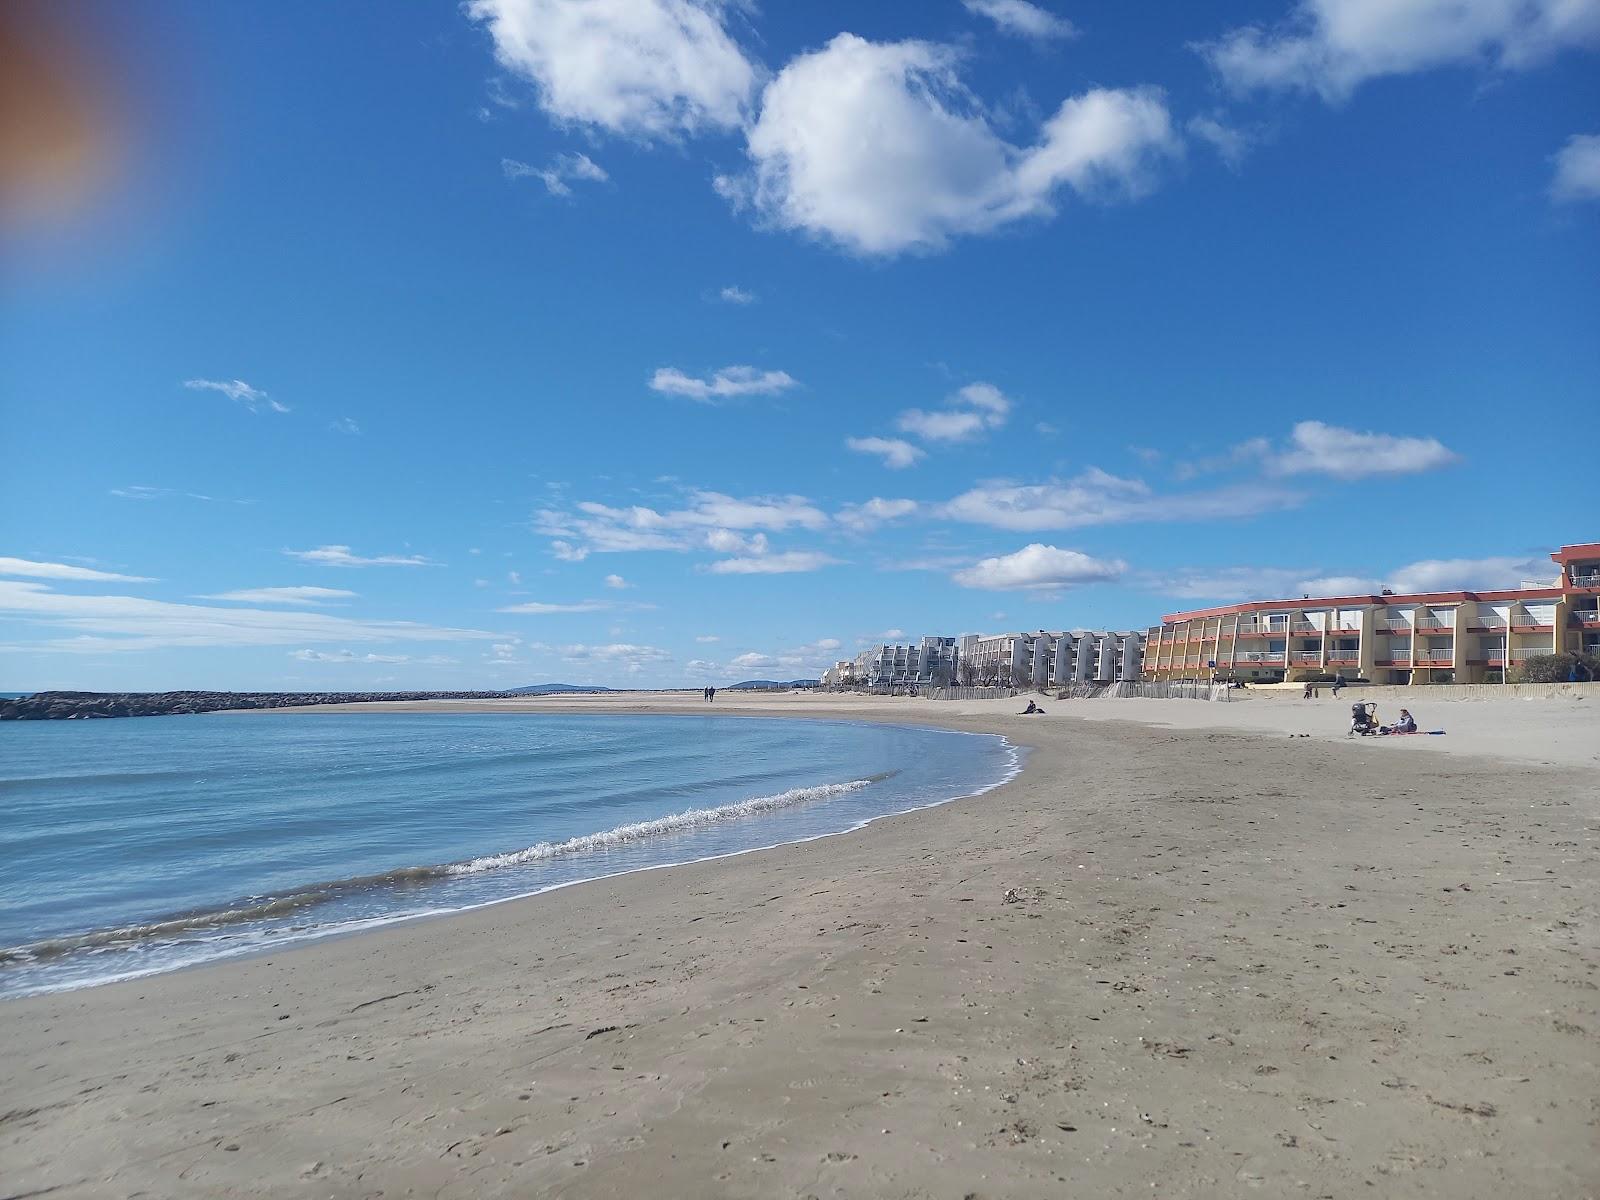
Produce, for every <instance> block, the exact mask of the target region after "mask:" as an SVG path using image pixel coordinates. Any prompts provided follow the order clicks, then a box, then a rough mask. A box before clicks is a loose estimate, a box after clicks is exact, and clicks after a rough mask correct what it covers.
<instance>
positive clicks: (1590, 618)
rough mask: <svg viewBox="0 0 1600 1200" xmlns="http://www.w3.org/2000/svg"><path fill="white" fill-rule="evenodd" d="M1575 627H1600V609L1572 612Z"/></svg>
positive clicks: (1575, 610)
mask: <svg viewBox="0 0 1600 1200" xmlns="http://www.w3.org/2000/svg"><path fill="white" fill-rule="evenodd" d="M1572 623H1573V624H1574V625H1583V626H1596V625H1600V609H1594V608H1577V609H1573V611H1572Z"/></svg>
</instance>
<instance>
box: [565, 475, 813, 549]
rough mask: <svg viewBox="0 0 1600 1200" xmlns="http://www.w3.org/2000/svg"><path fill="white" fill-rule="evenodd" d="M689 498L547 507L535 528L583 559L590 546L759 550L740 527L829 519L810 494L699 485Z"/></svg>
mask: <svg viewBox="0 0 1600 1200" xmlns="http://www.w3.org/2000/svg"><path fill="white" fill-rule="evenodd" d="M688 499H689V503H688V506H687V507H685V508H680V509H668V510H666V511H662V510H658V509H654V508H648V507H646V506H644V505H633V506H631V507H628V508H618V507H613V506H611V505H607V504H601V503H599V502H597V501H593V500H585V501H581V502H580V503H578V504H577V505H575V506H574V511H572V512H560V511H557V510H555V509H543V510H541V511H540V512H538V513H537V514H535V517H534V529H535V530H536V531H537V532H539V533H542V534H544V535H545V536H547V537H552V538H555V539H556V540H555V541H553V542H552V543H551V551H552V553H554V554H555V555H556V557H557V558H560V559H562V560H563V561H568V562H578V561H581V560H582V559H583V558H585V557H587V556H588V554H589V553H590V552H594V553H600V554H608V553H622V552H629V551H638V550H669V551H679V552H682V551H687V550H697V549H711V550H716V551H718V552H719V553H734V552H738V551H742V550H753V545H752V543H753V542H754V541H755V539H751V538H740V537H739V536H738V535H736V534H734V533H733V532H732V531H734V530H739V531H749V530H771V531H773V532H782V531H784V530H786V529H791V528H799V529H811V530H817V529H822V528H825V527H826V526H827V524H828V517H827V514H825V513H824V512H822V510H821V509H819V508H817V507H816V506H815V505H813V504H812V503H811V502H810V501H809V500H807V499H806V498H805V497H804V496H749V497H737V496H728V495H725V494H723V493H721V492H711V491H693V492H690V493H689V497H688ZM759 545H760V547H761V550H764V549H765V539H764V538H763V539H759Z"/></svg>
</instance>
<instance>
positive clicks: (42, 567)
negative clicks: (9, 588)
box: [0, 558, 155, 583]
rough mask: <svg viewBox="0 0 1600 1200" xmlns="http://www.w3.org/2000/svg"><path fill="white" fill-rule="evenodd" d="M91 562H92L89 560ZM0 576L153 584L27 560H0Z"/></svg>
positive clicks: (143, 578)
mask: <svg viewBox="0 0 1600 1200" xmlns="http://www.w3.org/2000/svg"><path fill="white" fill-rule="evenodd" d="M91 561H93V560H91ZM0 575H23V576H26V577H28V578H30V579H71V580H75V581H77V582H79V583H154V582H155V580H153V579H151V578H149V577H148V576H145V575H118V574H117V573H116V572H114V571H96V570H94V569H92V568H90V567H74V566H71V565H69V564H67V563H53V562H34V561H33V560H32V559H28V558H0Z"/></svg>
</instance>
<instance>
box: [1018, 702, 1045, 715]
mask: <svg viewBox="0 0 1600 1200" xmlns="http://www.w3.org/2000/svg"><path fill="white" fill-rule="evenodd" d="M1043 712H1044V709H1042V708H1040V707H1039V706H1038V705H1037V704H1035V703H1034V702H1033V701H1032V700H1029V701H1028V707H1027V708H1025V709H1023V710H1022V713H1021V715H1022V716H1024V717H1032V716H1037V715H1038V714H1040V713H1043Z"/></svg>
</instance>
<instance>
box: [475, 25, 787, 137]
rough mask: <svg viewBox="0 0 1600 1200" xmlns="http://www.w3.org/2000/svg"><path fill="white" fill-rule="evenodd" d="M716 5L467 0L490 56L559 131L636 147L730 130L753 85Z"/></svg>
mask: <svg viewBox="0 0 1600 1200" xmlns="http://www.w3.org/2000/svg"><path fill="white" fill-rule="evenodd" d="M723 12H724V5H723V4H721V3H718V2H716V0H469V3H468V4H467V13H468V15H469V16H470V17H471V18H472V19H473V20H476V21H480V22H482V23H483V24H484V25H485V26H486V27H487V29H488V31H489V35H490V37H492V38H493V40H494V50H495V58H496V59H497V60H498V61H499V63H500V65H501V66H502V67H504V68H505V69H506V70H507V71H509V72H511V73H512V74H514V75H516V76H518V77H520V78H522V79H525V80H527V81H529V82H531V83H532V84H533V86H534V89H535V91H536V94H537V96H538V101H539V106H540V108H542V109H543V110H544V111H545V112H546V113H547V114H548V115H549V116H550V117H551V118H553V119H554V120H556V121H559V122H562V123H566V124H576V125H585V126H590V127H592V128H596V129H602V130H605V131H607V132H610V133H615V134H621V135H623V136H625V137H633V138H638V139H641V140H646V141H648V140H652V139H656V138H674V137H677V136H680V135H683V134H693V133H697V132H699V131H701V130H705V129H729V128H733V127H735V126H737V125H739V123H740V122H741V121H742V120H743V117H744V113H745V109H746V105H747V104H748V102H749V99H750V95H751V93H752V92H753V91H754V89H755V87H756V84H757V82H758V81H759V70H758V68H757V66H756V65H755V64H754V63H752V62H751V61H750V60H749V59H748V58H746V56H745V54H744V52H743V51H742V50H740V48H739V46H738V44H737V43H735V42H734V40H733V39H732V38H731V37H730V36H729V35H728V32H727V30H726V29H725V28H724V27H723V24H722V19H721V18H722V15H723Z"/></svg>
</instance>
